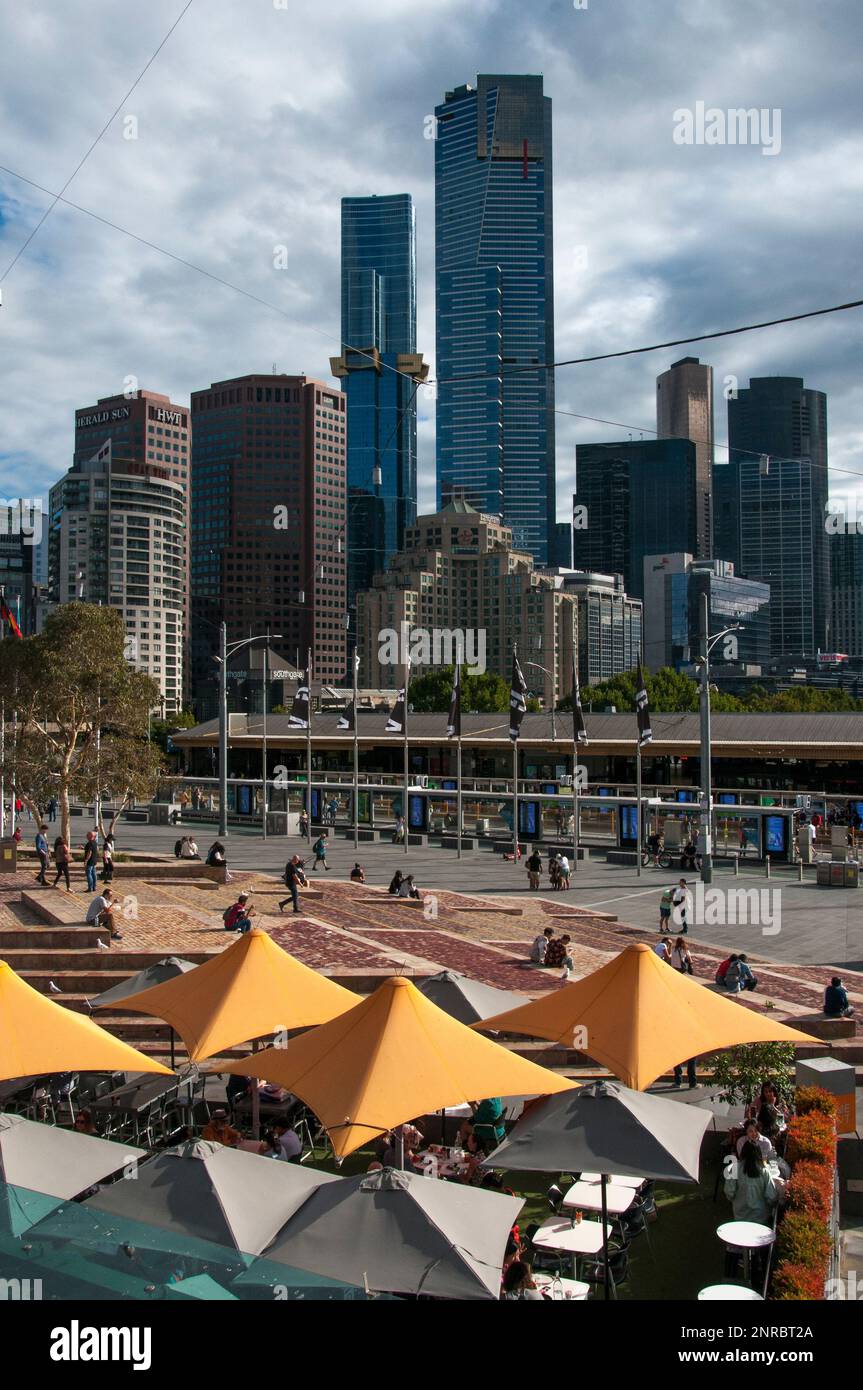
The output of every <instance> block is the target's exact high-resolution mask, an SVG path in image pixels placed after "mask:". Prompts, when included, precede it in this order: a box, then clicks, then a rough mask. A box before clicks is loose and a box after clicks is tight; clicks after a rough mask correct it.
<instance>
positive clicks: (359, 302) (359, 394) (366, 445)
mask: <svg viewBox="0 0 863 1390" xmlns="http://www.w3.org/2000/svg"><path fill="white" fill-rule="evenodd" d="M330 369H331V371H332V373H333V375H334V376H336V377H339V378H340V379H341V384H342V388H343V390H344V392H345V396H346V398H347V421H348V526H347V555H348V608H349V609H353V606H354V595H355V594H356V592H357V590H358V589H364V588H367V587H368V585H369V584H370V583H371V577H372V575H373V574H374V573H375V572H376V571H377V570H383V569H386V566H387V564H388V562H389V559H390V556H391V555H394V554H395V552H396V551H397V550H398V549H399V548H400V546H401V544H402V539H403V536H404V531H405V527H406V526H409V525H411V524H412V522H413V521H414V518H415V517H416V498H417V409H416V394H417V384H418V383H419V382H422V381H424V380H425V378H426V376H427V375H428V367H427V366H425V364H424V363H423V360H422V356H421V355H420V356H418V355H417V350H416V227H415V218H414V207H413V201H412V199H411V197H410V195H409V194H407V193H397V194H393V195H391V196H384V197H361V198H343V199H342V351H341V354H340V356H339V357H333V358H331V359H330Z"/></svg>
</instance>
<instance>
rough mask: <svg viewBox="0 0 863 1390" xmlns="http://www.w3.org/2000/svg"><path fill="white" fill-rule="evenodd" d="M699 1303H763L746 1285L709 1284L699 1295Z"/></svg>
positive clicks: (759, 1296)
mask: <svg viewBox="0 0 863 1390" xmlns="http://www.w3.org/2000/svg"><path fill="white" fill-rule="evenodd" d="M698 1301H699V1303H763V1302H764V1299H763V1298H762V1297H761V1294H760V1293H756V1292H755V1290H754V1289H749V1288H747V1287H746V1286H745V1285H744V1284H708V1286H707V1288H706V1289H702V1290H701V1292H700V1294H699V1295H698Z"/></svg>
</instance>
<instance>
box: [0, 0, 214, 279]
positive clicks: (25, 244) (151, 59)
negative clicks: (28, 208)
mask: <svg viewBox="0 0 863 1390" xmlns="http://www.w3.org/2000/svg"><path fill="white" fill-rule="evenodd" d="M193 2H194V0H187V3H186V4H185V5H184V6H183V8H182V10H181V11H180V13H179V14H178V15H177V18H176V19H175V20H174V23H173V24H172V25H171V27H170V29H169V30H168V32H167V34H166V35H165V37H164V38H163V39H162V41H161V43H160V44H159V47H158V48H157V49H156V51H155V53H152V54H151V55H150V57H149V58H148V59H147V62H146V63H145V64H144V66H143V67H142V69H141V71H140V72H139V73H138V76H137V77H136V78H135V81H134V82H133V83H132V85H131V87H130V88H129V90H128V92H126V94H125V96H124V97H123V98H122V99H121V100H120V102H119V103H118V105H117V106H115V108H114V110H113V111H112V112H111V115H110V116H109V117H108V119H107V121H106V122H105V124H104V125H103V126H102V129H101V130H100V131H99V134H98V135H97V136H96V138H95V140H94V141H93V143H92V144H91V145H90V148H89V149H88V150H87V151H86V153H85V154H84V155H83V156H82V158H81V159H80V160H79V161H78V163H77V164H76V165H75V168H74V169H73V170H72V172H71V174H70V175H69V177H68V179H67V180H66V182H65V183H64V184H63V187H62V188H61V189H60V192H59V193H56V194H54V201H53V203H52V204H51V206H50V207H49V208H46V209H45V211H44V212H43V214H42V216H41V217H40V218H39V221H38V222H37V223H36V226H35V227H34V228H33V230H32V232H31V233H30V234H29V236H28V237H27V239H26V240H25V241H24V242H23V244H22V245H21V246H19V248H18V250H17V251H16V253H15V255H14V256H13V257H12V260H11V261H10V262H9V264H8V265H7V267H6V269H5V270H4V272H3V275H2V277H0V278H2V279H3V280H5V279H6V276H7V275H8V274H9V272H10V271H11V270H12V268H13V267H14V266H15V265H16V264H17V263H18V261H19V260H20V259H21V257H22V256H23V255H24V252H25V251H26V250H27V247H28V246H29V245H30V242H31V241H32V240H33V238H34V237H35V236H36V234H37V233H38V231H39V229H40V228H41V227H43V226H44V225H45V223H46V221H47V220H48V218H49V217H50V216H51V213H52V212H53V211H54V209H55V207H56V206H57V204H58V203H59V202H60V201H61V200H62V197H63V194H64V193H65V192H66V189H67V188H68V187H69V185H70V183H71V182H72V180H73V179H74V178H76V177H77V175H78V174H80V172H81V170H82V169H83V167H84V165H85V164H86V163H87V160H88V159H89V158H90V155H91V154H92V153H93V151H94V150H95V148H96V146H97V145H98V143H99V141H100V140H101V139H102V136H103V135H104V134H105V132H106V131H107V130H108V129H109V127H110V126H111V124H112V122H113V121H114V120H115V118H116V117H117V115H118V114H119V112H120V111H121V110H122V108H123V107H124V106H125V104H126V102H127V101H128V100H129V97H130V96H131V95H132V93H133V92H134V90H135V88H136V87H137V86H138V84H139V83H140V82H141V81H142V79H143V78H144V76H145V74H146V73H147V72H148V70H149V69H150V68H151V67H152V66H153V64H154V62H155V61H156V59H157V58H158V56H159V54H160V53H161V51H162V49H163V48H164V47H165V44H166V43H167V42H168V39H169V38H170V37H171V35H172V34H173V32H174V30H175V29H176V27H177V25H178V24H179V23H180V20H181V19H182V18H183V15H184V14H185V13H186V11H187V10H188V9H190V8H191V6H192V4H193Z"/></svg>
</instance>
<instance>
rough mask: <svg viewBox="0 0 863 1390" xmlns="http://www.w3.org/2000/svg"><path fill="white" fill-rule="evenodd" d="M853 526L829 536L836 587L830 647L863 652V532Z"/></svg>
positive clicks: (833, 584) (840, 650)
mask: <svg viewBox="0 0 863 1390" xmlns="http://www.w3.org/2000/svg"><path fill="white" fill-rule="evenodd" d="M858 524H859V523H856V522H855V526H854V528H853V529H848V530H846V531H843V532H839V533H837V534H836V535H831V536H830V538H829V547H828V549H829V553H830V577H831V583H832V588H833V626H832V628H831V635H830V650H831V651H834V652H845V653H846V654H847V655H848V656H863V532H860V531H858V530H857V529H856V526H857V525H858Z"/></svg>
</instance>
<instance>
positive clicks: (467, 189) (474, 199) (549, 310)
mask: <svg viewBox="0 0 863 1390" xmlns="http://www.w3.org/2000/svg"><path fill="white" fill-rule="evenodd" d="M435 117H436V140H435V277H436V279H435V290H436V308H437V356H436V373H435V374H436V376H437V378H438V388H437V391H438V394H437V496H438V506H445V505H446V504H447V503H448V502H449V501H451V500H452V499H453V498H454V497H458V496H463V497H464V498H465V499H466V500H467V501H468V502H470V503H471V505H473V506H475V507H477V508H479V510H480V511H481V512H483V513H485V514H487V515H493V516H501V517H503V519H504V521H505V523H506V525H507V526H510V527H511V528H512V535H513V541H514V544H515V545H516V546H517V547H518V548H519V549H522V550H527V551H529V552H530V553H531V554H532V555H533V557H534V559H535V561H536V562H537V564H547V563H548V562H549V559H550V558H551V554H550V552H551V545H552V532H553V529H554V525H555V518H556V507H555V427H554V376H553V373H551V372H546V371H544V370H542V369H541V367H542V364H543V363H547V362H553V361H554V290H553V281H554V264H553V236H552V230H553V228H552V139H551V99H550V98H549V97H547V96H545V95H544V94H543V84H542V78H541V77H538V76H512V75H487V74H483V75H480V76H479V77H478V78H477V84H476V87H471V86H467V85H466V86H463V87H457V88H456V89H455V90H453V91H451V92H447V93H446V97H445V99H444V101H443V102H442V104H441V105H439V106H437V107H436V108H435ZM533 368H536V370H533ZM457 377H465V378H472V379H466V380H465V381H463V382H458V381H457V380H454V379H453V378H457Z"/></svg>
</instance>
